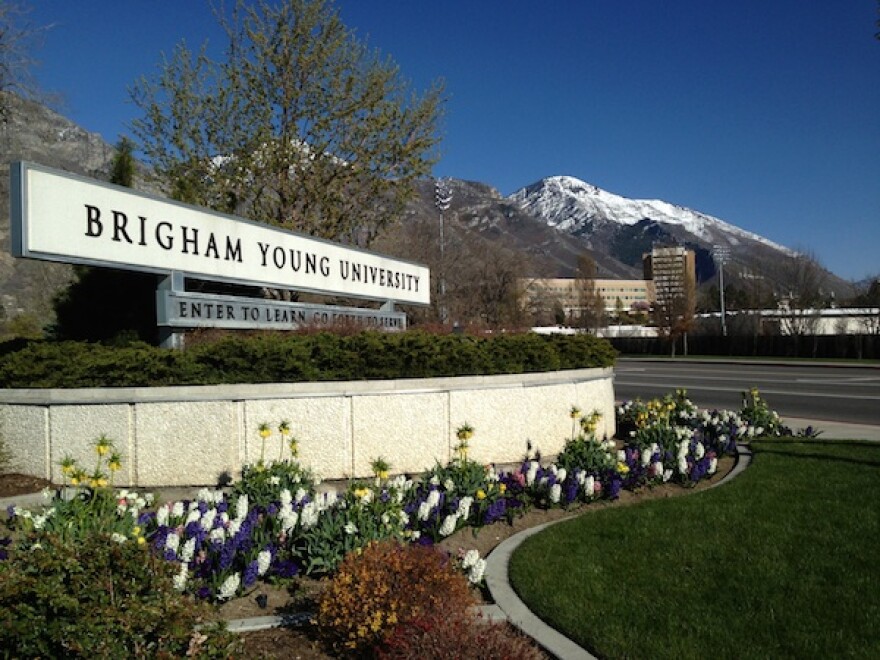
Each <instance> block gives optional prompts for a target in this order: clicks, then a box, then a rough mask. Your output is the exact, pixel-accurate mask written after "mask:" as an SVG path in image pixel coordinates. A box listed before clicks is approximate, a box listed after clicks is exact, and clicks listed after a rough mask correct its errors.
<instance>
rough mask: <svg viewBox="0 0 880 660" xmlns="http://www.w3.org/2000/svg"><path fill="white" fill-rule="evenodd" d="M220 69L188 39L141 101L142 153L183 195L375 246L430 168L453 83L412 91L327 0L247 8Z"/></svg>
mask: <svg viewBox="0 0 880 660" xmlns="http://www.w3.org/2000/svg"><path fill="white" fill-rule="evenodd" d="M217 18H218V20H219V21H220V23H221V25H222V26H223V27H224V29H225V32H226V36H227V40H228V47H227V50H226V55H225V59H223V60H222V61H214V60H212V59H210V58H209V57H208V55H207V54H206V51H205V49H204V48H203V49H202V50H201V51H200V52H199V53H198V54H195V53H192V52H191V51H189V50H188V49H187V47H186V46H185V45H184V44H180V45H179V46H178V47H177V49H176V50H175V51H174V54H173V56H172V57H171V59H170V60H168V61H165V62H163V63H162V65H161V67H160V71H159V73H158V75H156V76H154V77H153V78H149V79H148V78H142V79H141V80H140V81H139V82H138V83H136V85H135V86H134V88H133V89H132V99H133V101H134V103H135V104H136V105H137V106H138V107H139V108H140V109H141V110H142V112H143V116H142V117H141V118H139V119H138V120H136V121H135V122H134V123H133V130H134V133H135V135H136V136H137V137H138V139H139V140H140V143H141V144H140V148H141V149H142V151H143V152H144V153H145V155H146V156H147V158H148V160H149V161H150V162H151V163H152V165H153V166H154V167H155V168H156V171H157V172H158V173H159V175H160V176H161V177H162V178H163V179H164V181H165V182H166V183H167V185H168V186H170V188H171V190H172V194H173V195H174V196H175V197H176V198H178V199H181V200H183V201H187V202H192V203H196V204H200V205H204V206H208V207H211V208H215V209H218V210H221V211H224V212H233V213H239V214H243V215H249V216H250V217H253V218H254V219H256V220H260V221H263V222H267V223H270V224H274V225H278V226H282V227H286V228H290V229H296V230H299V231H303V232H306V233H309V234H313V235H316V236H321V237H324V238H331V239H336V240H342V241H346V242H351V243H358V244H367V243H369V242H370V241H371V240H372V239H373V238H374V237H375V236H376V233H377V232H378V230H379V229H380V228H381V227H382V226H383V225H384V224H386V223H388V222H390V221H392V220H394V219H396V218H398V217H400V216H401V214H402V213H403V211H404V208H405V204H406V201H407V200H408V199H410V198H411V197H412V196H413V193H414V185H415V182H416V181H417V180H418V179H419V178H420V177H424V176H426V175H427V174H428V173H429V172H430V168H431V166H432V164H433V163H434V162H435V154H434V153H433V152H434V148H435V146H436V145H437V143H438V141H439V138H438V136H437V125H438V122H439V120H440V117H441V115H442V107H443V98H442V93H443V92H442V85H441V84H439V83H437V84H435V85H434V86H433V87H432V88H431V89H429V90H428V91H427V92H425V93H423V94H418V93H416V92H414V91H413V90H412V89H411V88H410V85H409V83H408V82H407V81H406V80H404V79H403V78H402V77H401V75H400V72H399V69H398V68H397V66H396V65H395V64H394V63H393V62H392V61H391V60H390V59H383V58H380V56H379V55H378V54H377V53H375V52H373V51H370V50H368V49H367V47H366V46H365V45H364V44H363V43H361V42H360V41H359V40H358V39H357V38H356V37H355V35H354V33H353V32H352V31H351V30H349V29H348V28H347V27H346V26H345V25H343V23H342V21H341V20H340V18H339V15H338V11H336V10H335V9H334V8H333V7H332V4H331V3H330V2H329V0H281V1H280V2H271V3H270V2H268V1H267V0H258V1H256V2H245V1H244V0H239V1H238V2H237V3H236V4H235V6H234V9H233V10H231V11H229V12H224V11H223V7H222V5H221V6H220V8H219V9H218V11H217Z"/></svg>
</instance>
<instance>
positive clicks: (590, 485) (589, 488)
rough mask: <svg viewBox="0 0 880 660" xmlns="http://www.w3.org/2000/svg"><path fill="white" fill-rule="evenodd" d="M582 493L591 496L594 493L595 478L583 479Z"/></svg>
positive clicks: (591, 476)
mask: <svg viewBox="0 0 880 660" xmlns="http://www.w3.org/2000/svg"><path fill="white" fill-rule="evenodd" d="M584 492H585V493H586V494H587V495H588V496H591V495H592V494H593V493H594V492H596V478H595V477H594V476H593V475H590V476H589V477H586V478H585V479H584Z"/></svg>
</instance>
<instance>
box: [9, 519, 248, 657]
mask: <svg viewBox="0 0 880 660" xmlns="http://www.w3.org/2000/svg"><path fill="white" fill-rule="evenodd" d="M174 573H175V568H174V567H173V565H172V564H170V563H169V562H166V561H163V560H162V559H161V558H158V557H154V556H153V555H151V554H150V553H149V552H148V551H147V549H146V548H145V547H144V546H142V545H138V544H137V543H133V542H125V543H119V542H116V541H112V540H111V539H110V537H109V536H107V535H104V534H90V535H87V536H84V537H81V538H80V539H79V540H78V541H77V542H76V543H67V542H64V541H62V540H61V539H60V538H59V537H57V536H54V535H44V536H43V537H42V538H41V539H40V542H39V543H38V544H37V545H33V546H31V547H30V548H29V549H24V548H19V549H15V548H13V550H12V551H11V552H10V556H9V559H8V560H7V561H4V562H0V648H2V649H3V651H4V653H6V654H8V657H16V658H25V657H27V658H31V657H44V658H69V657H93V658H128V657H150V658H153V657H167V658H178V657H184V656H189V655H197V656H198V657H227V656H228V655H229V653H230V652H232V651H233V650H234V647H233V640H232V638H231V636H230V635H229V634H228V633H224V632H222V631H221V630H219V629H216V628H205V629H202V630H201V631H200V632H197V631H196V630H195V626H196V625H198V624H199V623H201V622H202V620H203V615H204V612H205V610H204V609H202V608H203V607H204V606H202V605H199V604H197V603H196V602H195V601H193V600H192V599H191V598H187V597H184V596H183V595H181V594H179V593H178V592H176V591H175V590H174V588H173V585H172V578H173V575H174Z"/></svg>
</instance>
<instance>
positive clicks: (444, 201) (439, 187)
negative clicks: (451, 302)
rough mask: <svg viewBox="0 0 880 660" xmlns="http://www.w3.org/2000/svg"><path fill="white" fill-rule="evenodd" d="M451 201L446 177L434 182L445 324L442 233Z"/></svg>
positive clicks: (444, 274) (444, 242)
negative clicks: (438, 223)
mask: <svg viewBox="0 0 880 660" xmlns="http://www.w3.org/2000/svg"><path fill="white" fill-rule="evenodd" d="M451 203H452V188H450V187H449V182H448V181H447V180H446V179H437V181H436V182H435V183H434V204H435V205H436V206H437V210H438V211H439V212H440V323H442V324H444V325H445V324H446V320H447V314H446V255H445V252H446V237H445V235H444V220H443V213H444V212H445V211H448V210H449V205H450V204H451Z"/></svg>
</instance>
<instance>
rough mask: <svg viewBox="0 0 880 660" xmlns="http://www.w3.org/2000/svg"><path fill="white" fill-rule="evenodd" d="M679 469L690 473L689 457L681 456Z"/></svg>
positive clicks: (682, 472) (683, 472)
mask: <svg viewBox="0 0 880 660" xmlns="http://www.w3.org/2000/svg"><path fill="white" fill-rule="evenodd" d="M678 471H679V472H680V473H681V474H687V473H688V462H687V459H686V458H685V457H684V456H681V457H679V459H678Z"/></svg>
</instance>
